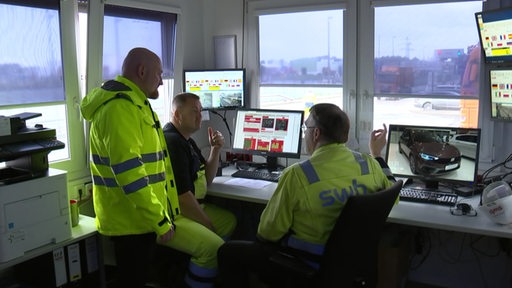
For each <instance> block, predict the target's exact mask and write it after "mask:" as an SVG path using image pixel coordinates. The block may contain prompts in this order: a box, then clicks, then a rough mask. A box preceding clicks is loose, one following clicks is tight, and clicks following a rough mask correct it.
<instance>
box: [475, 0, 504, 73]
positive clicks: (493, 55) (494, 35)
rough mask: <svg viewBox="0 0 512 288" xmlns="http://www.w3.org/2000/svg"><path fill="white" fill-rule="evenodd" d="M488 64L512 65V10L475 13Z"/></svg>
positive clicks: (481, 44) (481, 43)
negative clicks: (507, 63)
mask: <svg viewBox="0 0 512 288" xmlns="http://www.w3.org/2000/svg"><path fill="white" fill-rule="evenodd" d="M475 17H476V24H477V28H478V34H479V36H480V46H481V47H482V51H483V52H484V54H483V55H484V59H485V62H486V63H505V62H509V63H512V8H504V9H497V10H489V11H482V12H477V13H475Z"/></svg>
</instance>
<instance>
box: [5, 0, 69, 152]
mask: <svg viewBox="0 0 512 288" xmlns="http://www.w3.org/2000/svg"><path fill="white" fill-rule="evenodd" d="M59 21H60V16H59V1H0V34H1V37H0V51H2V53H0V67H1V68H2V69H1V70H2V77H1V79H0V115H4V116H11V115H15V114H18V113H22V112H37V113H41V114H42V116H41V117H36V118H33V119H31V120H28V121H27V123H26V124H27V127H33V126H34V125H35V124H43V126H44V127H46V128H51V129H55V130H56V134H57V139H59V140H60V141H63V142H65V143H66V148H65V149H60V150H55V151H52V152H51V153H50V154H49V156H48V158H49V160H50V161H57V160H64V159H67V158H69V155H70V153H69V148H68V146H69V141H68V127H67V121H66V119H67V111H66V104H65V98H66V97H65V93H64V91H65V90H64V76H63V75H64V73H63V61H62V48H61V47H62V45H61V31H60V22H59ZM20 35H23V37H20Z"/></svg>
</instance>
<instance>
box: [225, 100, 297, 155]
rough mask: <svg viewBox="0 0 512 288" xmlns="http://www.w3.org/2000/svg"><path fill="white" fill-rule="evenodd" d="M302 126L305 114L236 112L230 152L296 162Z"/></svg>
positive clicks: (274, 111)
mask: <svg viewBox="0 0 512 288" xmlns="http://www.w3.org/2000/svg"><path fill="white" fill-rule="evenodd" d="M303 122H304V111H294V110H269V109H240V110H237V116H236V124H235V132H234V140H233V150H234V151H238V152H242V153H248V154H252V155H261V156H267V157H289V158H299V157H300V152H301V141H302V128H301V127H302V123H303ZM267 161H268V159H267Z"/></svg>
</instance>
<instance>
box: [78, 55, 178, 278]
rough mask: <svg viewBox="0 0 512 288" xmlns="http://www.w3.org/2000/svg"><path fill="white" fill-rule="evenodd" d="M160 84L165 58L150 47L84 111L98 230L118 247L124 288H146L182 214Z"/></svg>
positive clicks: (95, 93)
mask: <svg viewBox="0 0 512 288" xmlns="http://www.w3.org/2000/svg"><path fill="white" fill-rule="evenodd" d="M160 85H162V63H161V60H160V58H159V57H158V56H157V55H156V54H155V53H153V52H151V51H150V50H148V49H145V48H134V49H132V50H131V51H130V52H129V53H128V55H127V56H126V58H125V60H124V62H123V67H122V75H120V76H117V77H116V79H115V80H109V81H107V82H105V83H104V84H103V85H102V86H101V87H98V88H95V89H93V90H92V91H91V92H90V93H89V94H88V95H87V96H86V97H85V98H84V99H83V101H82V103H81V105H80V110H81V112H82V115H83V117H84V118H85V119H86V120H87V121H89V122H90V124H91V126H90V131H89V133H90V139H89V141H90V153H91V165H90V166H91V175H92V178H93V202H94V211H95V213H96V226H97V228H98V231H99V233H100V234H102V235H105V236H108V237H110V238H111V240H112V242H113V243H114V248H115V254H116V264H117V268H118V272H119V273H118V276H119V282H120V283H119V285H120V286H119V287H144V284H145V282H146V280H147V275H148V267H149V266H150V265H149V263H150V262H151V261H152V258H153V254H154V249H155V247H156V243H155V239H158V241H160V242H167V241H169V240H170V239H171V238H172V237H173V235H174V224H173V221H172V219H174V216H176V215H178V214H179V213H180V211H179V202H178V196H177V191H176V188H175V187H174V175H173V171H172V166H171V163H170V158H169V155H168V152H167V147H166V143H165V139H164V136H163V132H162V129H161V125H160V121H159V120H158V116H157V115H156V113H154V112H153V110H152V109H151V105H150V104H149V101H148V99H157V98H158V87H159V86H160Z"/></svg>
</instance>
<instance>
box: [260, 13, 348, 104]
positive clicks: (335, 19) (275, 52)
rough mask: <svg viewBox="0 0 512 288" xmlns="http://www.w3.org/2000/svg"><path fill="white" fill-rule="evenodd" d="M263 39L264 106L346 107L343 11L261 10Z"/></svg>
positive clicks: (262, 83) (262, 78) (261, 54)
mask: <svg viewBox="0 0 512 288" xmlns="http://www.w3.org/2000/svg"><path fill="white" fill-rule="evenodd" d="M276 27H279V29H276ZM259 43H260V45H259V59H260V77H259V79H260V83H259V95H260V107H261V108H269V109H272V108H274V109H275V108H283V107H285V108H286V109H295V110H296V109H299V110H302V109H305V110H306V109H307V108H309V107H311V106H312V105H313V104H315V103H318V102H330V103H335V104H338V105H339V106H340V107H342V103H343V58H342V57H343V56H342V55H343V10H323V11H313V12H296V13H283V14H269V15H261V16H259Z"/></svg>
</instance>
